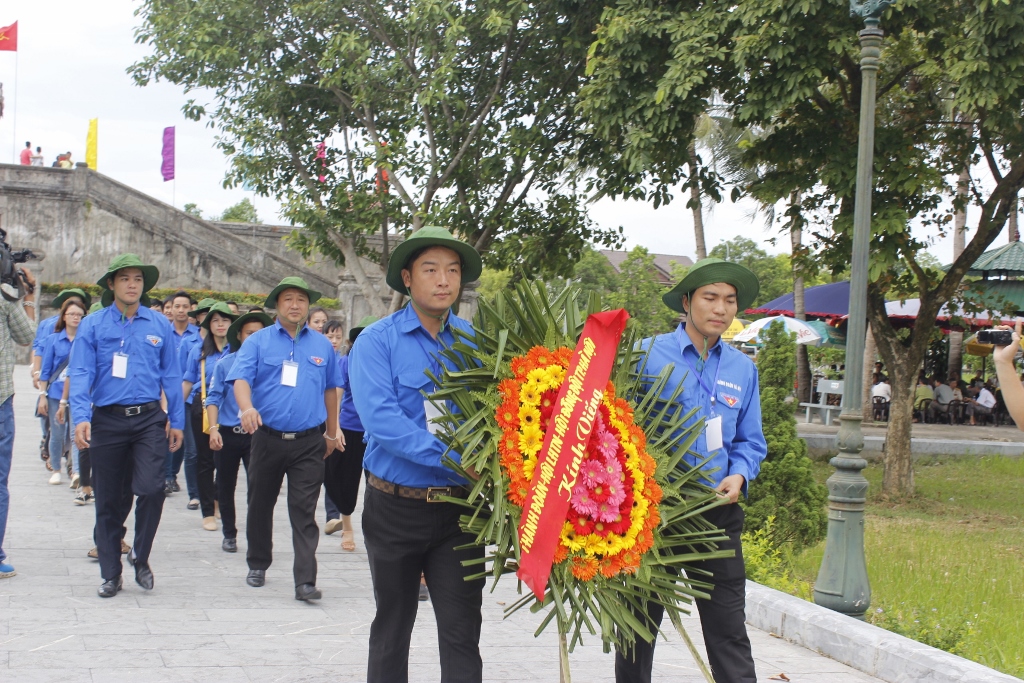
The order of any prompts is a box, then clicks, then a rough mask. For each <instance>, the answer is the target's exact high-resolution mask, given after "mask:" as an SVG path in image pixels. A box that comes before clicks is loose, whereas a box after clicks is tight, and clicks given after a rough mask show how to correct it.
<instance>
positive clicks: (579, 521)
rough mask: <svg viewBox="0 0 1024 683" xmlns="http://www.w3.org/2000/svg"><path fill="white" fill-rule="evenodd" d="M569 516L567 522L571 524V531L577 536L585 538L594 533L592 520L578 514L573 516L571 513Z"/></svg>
mask: <svg viewBox="0 0 1024 683" xmlns="http://www.w3.org/2000/svg"><path fill="white" fill-rule="evenodd" d="M569 514H570V519H569V521H570V522H572V528H573V531H575V532H576V535H577V536H587V535H589V534H592V533H594V520H592V519H590V518H589V517H586V516H584V515H580V514H576V515H573V514H572V512H570V513H569Z"/></svg>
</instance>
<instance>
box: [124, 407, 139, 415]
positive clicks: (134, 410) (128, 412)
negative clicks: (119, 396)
mask: <svg viewBox="0 0 1024 683" xmlns="http://www.w3.org/2000/svg"><path fill="white" fill-rule="evenodd" d="M141 414H142V406H131V407H130V408H125V409H124V416H125V417H135V416H136V415H141Z"/></svg>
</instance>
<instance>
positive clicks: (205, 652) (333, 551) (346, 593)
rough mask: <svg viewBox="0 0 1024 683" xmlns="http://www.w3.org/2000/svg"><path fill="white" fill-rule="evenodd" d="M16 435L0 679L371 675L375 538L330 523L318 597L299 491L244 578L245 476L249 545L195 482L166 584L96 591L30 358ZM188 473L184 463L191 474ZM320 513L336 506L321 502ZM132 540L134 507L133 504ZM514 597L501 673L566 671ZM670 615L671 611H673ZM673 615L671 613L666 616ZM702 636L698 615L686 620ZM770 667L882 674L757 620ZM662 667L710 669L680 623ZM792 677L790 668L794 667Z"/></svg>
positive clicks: (590, 675) (495, 623)
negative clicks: (690, 647)
mask: <svg viewBox="0 0 1024 683" xmlns="http://www.w3.org/2000/svg"><path fill="white" fill-rule="evenodd" d="M16 386H17V388H18V391H19V392H20V393H19V394H18V395H16V396H15V417H16V423H17V436H16V441H15V459H14V467H13V472H12V475H11V498H12V500H11V514H10V521H9V523H8V528H7V540H6V541H5V549H6V550H7V553H8V555H9V556H10V561H11V562H12V563H13V564H14V565H15V567H16V568H17V571H18V575H17V576H15V577H13V578H11V579H3V580H0V682H3V683H30V682H36V681H39V682H47V683H49V682H51V681H52V682H56V681H60V682H62V683H77V682H79V681H90V682H107V681H111V682H113V681H117V682H118V683H122V682H123V681H138V682H141V683H149V682H158V681H200V682H204V681H217V682H218V683H233V682H235V681H245V682H249V681H252V682H264V681H265V682H267V683H269V682H271V681H275V682H282V683H283V682H295V683H298V682H308V683H315V682H317V683H318V682H321V681H322V682H324V683H328V682H329V683H342V682H348V681H362V680H364V678H365V670H366V654H367V638H368V633H369V626H370V621H371V619H372V618H373V592H372V587H371V583H370V574H369V570H368V567H367V564H366V555H365V552H364V549H363V547H362V541H361V537H360V536H359V535H358V515H359V514H360V511H359V510H357V512H356V517H355V519H356V521H357V539H358V545H359V548H358V550H357V551H356V552H354V553H348V552H344V551H342V550H341V548H340V539H339V538H338V536H321V543H320V549H319V551H318V555H317V556H318V560H319V581H318V585H319V587H320V588H321V590H322V591H323V594H324V597H323V600H321V601H320V602H319V603H316V604H313V605H307V604H305V603H301V602H297V601H296V600H295V599H294V598H293V586H292V580H291V558H292V555H291V542H290V532H289V527H288V522H287V510H286V505H285V502H284V500H283V497H282V500H281V501H280V502H279V504H278V506H277V510H276V518H275V537H274V541H275V550H276V553H275V561H274V565H273V566H272V567H271V568H270V570H269V571H268V573H267V585H266V586H265V587H263V588H259V589H254V588H250V587H248V586H246V584H245V574H246V565H245V554H244V550H245V541H244V509H245V502H244V501H245V488H244V484H242V485H240V487H239V492H238V500H239V509H240V511H241V517H242V519H241V520H240V524H239V527H240V534H239V546H240V548H239V552H238V553H237V554H235V555H231V554H227V553H224V552H223V551H221V549H220V533H212V532H209V531H204V530H203V529H202V527H201V518H200V514H199V512H198V511H189V510H186V509H185V504H186V502H187V500H186V494H185V493H184V492H182V493H178V494H175V495H173V496H171V497H170V498H169V499H168V500H167V503H166V505H165V507H164V516H163V521H162V522H161V524H160V529H159V531H158V533H157V537H156V545H155V547H154V550H153V555H152V557H151V566H152V568H153V572H154V574H155V577H156V588H155V589H154V590H153V591H151V592H145V591H143V590H142V589H141V588H139V587H138V586H137V585H136V584H135V582H134V580H133V576H134V575H133V573H132V571H131V569H130V568H129V567H127V566H126V567H125V589H124V591H122V592H121V593H120V594H119V595H118V596H117V597H115V598H113V599H109V600H102V599H100V598H99V597H97V596H96V589H97V587H98V586H99V584H100V577H99V567H98V564H97V563H96V562H95V561H94V560H90V559H88V558H87V557H86V552H87V551H88V550H89V548H90V547H92V540H91V539H92V526H93V515H94V512H93V507H92V506H87V507H77V506H75V505H73V504H72V502H71V501H72V492H71V491H70V490H69V489H68V488H67V484H64V485H62V486H50V485H48V484H47V479H48V477H49V473H48V472H47V471H46V470H45V468H44V467H43V465H42V463H41V462H40V460H39V456H38V443H39V433H40V432H39V424H38V421H37V420H34V419H33V418H32V417H31V407H32V401H33V399H34V392H33V391H32V389H31V384H30V382H29V381H28V370H27V368H26V367H24V366H18V368H17V370H16ZM179 479H180V480H181V481H182V482H183V481H184V480H183V478H182V477H179ZM318 518H319V519H320V520H321V524H322V520H323V511H322V505H321V509H320V512H319V513H318ZM128 525H129V540H130V538H131V528H132V527H131V525H132V519H131V518H129V521H128ZM514 598H515V584H514V582H512V581H503V582H502V583H501V584H500V585H499V586H498V587H497V589H495V590H494V591H493V592H485V593H484V624H483V633H482V636H481V648H482V654H483V660H484V676H485V680H487V681H549V682H551V683H555V682H556V681H558V648H557V644H556V637H555V635H554V633H551V632H545V633H544V634H542V635H541V636H540V637H539V638H535V637H534V636H533V632H534V630H535V629H536V627H537V625H538V623H539V621H540V616H539V615H533V614H530V613H529V612H528V611H521V612H519V613H518V614H516V615H514V616H513V617H511V618H509V619H503V618H502V607H503V606H504V605H506V604H511V602H512V601H513V600H514ZM666 624H668V622H667V620H666ZM668 626H669V628H671V626H670V625H668ZM686 627H687V630H688V631H689V633H690V634H691V636H692V637H693V638H694V639H695V640H696V641H697V642H698V644H699V645H700V647H703V645H702V643H701V637H700V625H699V622H698V620H697V618H696V616H694V617H691V618H689V619H687V620H686ZM750 636H751V640H752V642H753V647H754V655H755V657H756V659H757V667H758V673H759V675H760V678H759V680H760V681H768V680H771V679H769V677H770V676H775V675H777V674H779V673H785V674H786V676H788V679H789V680H791V681H794V682H795V683H802V682H808V681H816V682H822V683H826V682H827V683H870V682H873V681H877V680H878V679H875V678H872V677H870V676H867V675H866V674H863V673H861V672H859V671H856V670H854V669H851V668H850V667H847V666H845V665H843V664H839V663H838V662H835V661H833V660H831V659H828V658H827V657H824V656H821V655H818V654H816V653H813V652H811V651H809V650H806V649H804V648H802V647H799V646H796V645H793V644H791V643H788V642H785V641H783V640H780V639H778V638H775V637H772V636H771V635H769V634H768V633H765V632H763V631H758V630H756V629H751V631H750ZM571 666H572V673H573V680H574V681H576V682H577V683H580V682H586V683H590V682H596V681H612V680H613V675H612V657H611V655H608V654H604V653H602V652H601V647H600V641H599V639H598V638H596V637H592V638H589V639H587V640H586V644H585V646H583V647H578V648H577V649H576V651H575V652H574V653H573V654H572V656H571ZM410 672H411V676H410V678H411V680H413V681H437V680H439V677H440V667H439V665H438V657H437V637H436V625H435V623H434V618H433V611H432V610H431V609H430V605H429V603H424V604H421V609H420V611H419V616H418V619H417V622H416V628H415V632H414V634H413V646H412V652H411V655H410ZM655 680H657V681H674V682H679V683H698V682H699V681H702V680H703V679H702V678H701V677H700V675H699V673H698V672H697V670H696V667H695V666H694V665H693V663H692V660H691V659H690V657H689V654H688V653H687V651H686V648H685V646H684V645H683V644H682V643H681V642H680V639H679V638H678V637H677V636H676V635H675V634H674V633H672V634H671V635H670V636H669V639H668V641H667V642H663V643H661V644H660V645H659V647H658V656H657V661H656V664H655ZM781 680H784V679H781Z"/></svg>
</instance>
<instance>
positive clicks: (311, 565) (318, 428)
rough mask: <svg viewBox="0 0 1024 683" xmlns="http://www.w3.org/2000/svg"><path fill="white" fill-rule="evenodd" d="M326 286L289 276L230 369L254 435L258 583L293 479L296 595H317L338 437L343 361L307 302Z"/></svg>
mask: <svg viewBox="0 0 1024 683" xmlns="http://www.w3.org/2000/svg"><path fill="white" fill-rule="evenodd" d="M319 298H320V292H317V291H314V290H312V289H310V288H309V285H307V284H306V281H305V280H303V279H302V278H299V277H286V278H284V279H283V280H281V282H280V284H278V286H277V287H275V288H274V290H273V291H272V292H270V295H269V296H268V297H267V300H266V303H265V304H264V305H265V306H266V307H268V308H270V307H273V308H276V309H277V322H276V323H274V324H273V325H272V326H270V327H268V328H266V329H263V330H260V331H259V332H256V333H255V334H253V335H252V337H250V338H249V339H247V340H246V342H245V343H244V344H242V346H241V348H240V349H239V350H238V353H237V354H236V357H235V364H234V366H233V367H232V368H231V372H229V373H228V376H227V379H226V380H225V381H226V382H228V383H233V384H234V392H235V400H236V401H237V402H238V408H239V410H241V414H240V418H241V423H242V427H243V429H245V431H246V433H247V434H251V435H252V451H251V452H250V455H249V501H248V502H249V509H248V513H247V517H246V529H245V536H246V541H247V545H248V548H247V550H246V561H247V562H248V565H249V575H248V576H247V577H246V583H248V584H249V585H250V586H253V587H254V588H258V587H260V586H262V585H264V583H265V582H266V572H267V569H268V568H269V567H270V564H271V562H272V559H273V556H272V552H271V549H272V538H273V533H274V506H275V505H276V503H277V499H278V496H279V495H280V493H281V483H282V481H283V479H284V477H285V475H287V477H288V519H289V520H290V521H291V526H292V547H293V548H294V550H295V563H294V566H293V569H292V573H293V577H294V579H295V599H296V600H306V601H309V600H319V599H320V590H319V589H318V588H317V587H316V569H317V566H316V547H317V543H318V542H319V531H320V530H319V529H318V528H317V525H316V504H317V500H318V499H319V497H320V487H321V486H322V485H323V483H324V459H325V458H326V457H327V456H328V455H329V454H330V453H331V451H333V450H334V448H335V444H337V443H338V439H339V429H338V387H339V385H340V381H339V380H340V378H339V376H338V361H337V359H336V358H335V355H334V349H333V348H332V347H331V343H330V342H329V341H328V340H327V337H325V336H323V335H322V334H319V333H317V332H314V331H312V330H311V329H309V328H308V327H307V326H306V324H305V323H306V320H307V318H308V316H309V305H310V304H311V303H313V302H315V301H316V300H317V299H319Z"/></svg>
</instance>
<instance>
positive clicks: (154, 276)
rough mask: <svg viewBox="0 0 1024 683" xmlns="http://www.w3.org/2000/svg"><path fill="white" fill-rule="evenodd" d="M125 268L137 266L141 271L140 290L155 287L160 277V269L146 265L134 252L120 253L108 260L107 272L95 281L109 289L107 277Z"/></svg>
mask: <svg viewBox="0 0 1024 683" xmlns="http://www.w3.org/2000/svg"><path fill="white" fill-rule="evenodd" d="M125 268H138V269H139V270H141V271H142V281H143V285H142V291H144V292H148V291H149V290H151V289H153V288H154V287H156V282H157V280H159V279H160V271H159V270H157V267H156V266H148V265H146V264H145V263H143V262H142V259H140V258H139V257H138V256H136V255H135V254H121V255H120V256H118V257H117V258H115V259H114V260H113V261H111V262H110V266H109V267H108V268H107V272H106V273H105V274H104V275H103V277H101V278H100V279H99V280H97V281H96V284H98V285H99V286H100V287H102V288H103V289H110V288H109V287H108V286H107V278H109V277H113V276H114V273H116V272H117V271H119V270H123V269H125Z"/></svg>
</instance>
